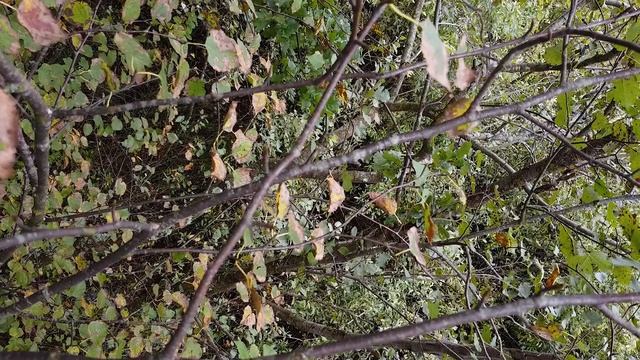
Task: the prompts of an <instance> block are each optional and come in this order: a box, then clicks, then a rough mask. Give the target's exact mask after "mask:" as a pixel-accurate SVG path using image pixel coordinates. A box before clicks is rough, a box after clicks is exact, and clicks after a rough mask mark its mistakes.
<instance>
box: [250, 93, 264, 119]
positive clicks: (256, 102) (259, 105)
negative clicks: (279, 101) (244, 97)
mask: <svg viewBox="0 0 640 360" xmlns="http://www.w3.org/2000/svg"><path fill="white" fill-rule="evenodd" d="M251 105H252V106H253V113H254V114H259V113H260V112H261V111H262V110H264V108H265V107H266V106H267V94H265V93H257V94H253V95H252V96H251Z"/></svg>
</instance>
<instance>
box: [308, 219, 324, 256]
mask: <svg viewBox="0 0 640 360" xmlns="http://www.w3.org/2000/svg"><path fill="white" fill-rule="evenodd" d="M325 233H326V232H325V230H324V227H323V226H322V225H321V226H318V227H317V228H315V229H314V230H313V231H312V232H311V239H312V240H311V241H312V242H313V246H314V247H315V248H316V256H315V259H316V261H320V260H322V259H323V258H324V235H325Z"/></svg>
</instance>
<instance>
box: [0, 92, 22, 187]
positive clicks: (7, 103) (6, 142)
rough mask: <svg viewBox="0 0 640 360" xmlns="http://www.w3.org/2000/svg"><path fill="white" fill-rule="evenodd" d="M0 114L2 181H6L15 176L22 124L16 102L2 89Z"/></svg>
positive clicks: (0, 178) (0, 171)
mask: <svg viewBox="0 0 640 360" xmlns="http://www.w3.org/2000/svg"><path fill="white" fill-rule="evenodd" d="M0 114H2V117H1V118H0V180H5V179H8V178H9V177H11V176H12V175H13V164H14V163H15V161H16V146H17V145H18V131H20V123H19V114H18V108H17V106H16V101H15V100H14V99H13V97H12V96H11V95H9V94H7V93H6V92H4V90H2V89H0Z"/></svg>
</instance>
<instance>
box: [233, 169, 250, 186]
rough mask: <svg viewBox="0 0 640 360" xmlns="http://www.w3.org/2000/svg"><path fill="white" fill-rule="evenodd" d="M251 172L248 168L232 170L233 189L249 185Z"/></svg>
mask: <svg viewBox="0 0 640 360" xmlns="http://www.w3.org/2000/svg"><path fill="white" fill-rule="evenodd" d="M251 171H252V170H251V169H249V168H240V169H235V170H233V187H234V188H237V187H240V186H243V185H247V184H248V183H250V182H251Z"/></svg>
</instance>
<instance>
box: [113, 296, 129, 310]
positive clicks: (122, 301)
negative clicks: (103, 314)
mask: <svg viewBox="0 0 640 360" xmlns="http://www.w3.org/2000/svg"><path fill="white" fill-rule="evenodd" d="M113 301H114V302H115V303H116V306H117V307H118V309H121V308H123V307H125V306H127V299H125V298H124V295H122V294H117V295H116V298H115V299H114V300H113Z"/></svg>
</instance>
